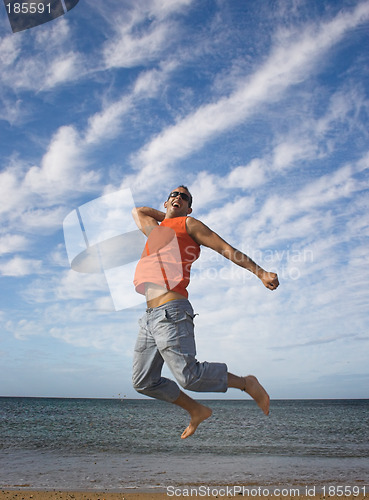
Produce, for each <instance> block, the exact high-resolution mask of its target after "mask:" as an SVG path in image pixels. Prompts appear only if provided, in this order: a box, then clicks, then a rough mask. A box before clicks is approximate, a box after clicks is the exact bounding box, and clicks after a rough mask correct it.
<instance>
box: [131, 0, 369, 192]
mask: <svg viewBox="0 0 369 500" xmlns="http://www.w3.org/2000/svg"><path fill="white" fill-rule="evenodd" d="M368 18H369V4H368V3H367V2H366V3H363V4H360V5H359V6H357V7H356V9H354V10H353V11H352V12H351V13H345V15H344V14H340V15H338V16H337V17H336V18H335V19H333V20H332V21H330V22H328V23H322V24H321V25H320V26H319V27H318V28H317V29H316V30H313V31H312V30H311V29H307V30H305V32H303V33H302V34H301V35H298V36H297V37H294V38H293V39H292V40H288V44H287V45H284V46H279V47H276V48H274V49H273V50H272V51H271V53H270V56H269V58H268V59H267V61H266V62H265V63H264V64H263V65H262V66H261V67H260V68H259V69H258V70H257V71H256V72H255V73H254V74H253V75H251V76H250V77H249V78H247V79H246V80H243V81H241V82H240V84H239V87H238V89H237V91H235V92H233V94H231V95H230V96H229V97H223V98H221V99H219V100H218V101H217V102H215V103H210V104H205V105H203V106H201V107H200V108H198V109H197V110H196V111H195V112H193V113H192V114H189V115H188V116H187V117H185V118H184V119H182V120H180V121H179V122H178V123H177V124H175V125H173V126H169V127H168V128H166V129H165V130H163V131H162V132H161V133H160V134H158V135H157V136H156V137H154V138H153V139H152V140H151V141H150V142H149V143H148V144H146V145H145V146H144V148H143V149H142V150H141V151H140V152H139V153H138V154H137V155H135V157H134V158H133V160H132V161H133V163H134V164H135V165H137V169H138V168H140V173H139V175H138V176H137V177H138V178H137V185H140V184H141V182H143V179H146V180H147V178H150V177H151V178H152V179H155V177H156V176H158V177H159V174H161V175H162V172H163V169H164V168H166V167H168V166H170V165H172V164H173V163H175V162H176V161H177V160H179V159H181V158H184V157H186V156H189V155H190V154H191V153H193V152H194V151H196V150H198V149H199V148H201V147H202V146H203V145H204V144H205V142H207V141H209V140H210V139H211V138H213V137H214V136H216V135H219V134H220V133H221V132H224V131H225V130H227V129H229V128H231V127H235V126H236V125H238V124H240V123H241V122H242V121H244V120H245V119H246V118H247V117H248V116H250V115H251V114H252V113H253V112H254V111H255V109H256V106H260V105H262V104H264V103H267V102H270V101H273V100H274V99H276V98H277V97H279V96H280V95H281V94H282V93H283V92H285V91H286V90H287V89H288V88H289V87H290V86H291V85H293V84H296V83H299V82H301V81H303V80H304V79H305V78H306V77H307V76H310V75H311V69H312V67H313V66H314V65H316V64H317V63H318V62H319V61H320V60H321V58H322V57H323V54H325V53H326V51H327V50H329V49H330V48H331V47H332V46H334V44H336V43H337V42H338V41H339V40H340V39H341V38H342V37H343V36H344V35H345V33H346V32H347V31H348V30H350V29H353V28H354V27H355V26H357V25H359V24H361V23H363V22H365V21H366V20H367V19H368ZM152 182H155V181H152Z"/></svg>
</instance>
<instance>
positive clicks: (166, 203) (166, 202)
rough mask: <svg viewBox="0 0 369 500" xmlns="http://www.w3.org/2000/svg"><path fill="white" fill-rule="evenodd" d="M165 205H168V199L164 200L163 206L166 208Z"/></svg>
mask: <svg viewBox="0 0 369 500" xmlns="http://www.w3.org/2000/svg"><path fill="white" fill-rule="evenodd" d="M167 205H168V200H167V201H164V208H167Z"/></svg>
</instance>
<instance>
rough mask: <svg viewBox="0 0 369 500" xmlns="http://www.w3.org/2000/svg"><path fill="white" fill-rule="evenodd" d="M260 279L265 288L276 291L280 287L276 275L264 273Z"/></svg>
mask: <svg viewBox="0 0 369 500" xmlns="http://www.w3.org/2000/svg"><path fill="white" fill-rule="evenodd" d="M260 279H261V281H262V282H263V284H264V286H266V287H267V288H269V290H276V289H277V288H278V286H279V281H278V276H277V274H276V273H268V272H267V271H264V273H263V274H262V276H261V277H260Z"/></svg>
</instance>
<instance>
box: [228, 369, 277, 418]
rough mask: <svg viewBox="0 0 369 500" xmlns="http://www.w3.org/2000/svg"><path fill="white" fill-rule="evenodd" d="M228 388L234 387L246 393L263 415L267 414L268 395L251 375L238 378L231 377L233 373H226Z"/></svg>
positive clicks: (235, 376)
mask: <svg viewBox="0 0 369 500" xmlns="http://www.w3.org/2000/svg"><path fill="white" fill-rule="evenodd" d="M228 387H234V388H236V389H240V390H241V391H245V392H247V394H250V396H251V397H252V399H254V400H255V401H256V403H257V404H258V406H259V407H260V408H261V409H262V411H263V412H264V413H265V415H268V414H269V402H270V399H269V395H268V393H267V392H266V390H265V389H264V387H263V386H262V385H261V384H260V382H259V381H258V379H257V378H256V377H254V376H253V375H247V376H246V377H238V376H237V375H233V373H228Z"/></svg>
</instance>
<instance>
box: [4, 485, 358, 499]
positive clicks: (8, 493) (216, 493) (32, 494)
mask: <svg viewBox="0 0 369 500" xmlns="http://www.w3.org/2000/svg"><path fill="white" fill-rule="evenodd" d="M225 488H226V487H219V488H214V490H212V492H211V494H210V495H203V494H201V495H200V494H198V495H196V494H195V492H194V491H193V492H192V494H191V491H190V487H188V490H184V491H183V493H184V494H183V495H182V494H180V491H179V490H177V491H170V492H169V493H170V494H167V492H157V493H154V492H153V493H147V492H136V493H124V492H123V493H109V492H83V491H77V492H75V491H16V490H2V491H0V500H168V498H171V497H174V498H189V497H190V498H191V497H192V498H198V497H200V498H224V499H230V498H236V497H237V498H242V497H244V498H250V497H251V498H263V499H264V500H268V499H270V500H272V499H273V500H276V499H284V500H289V499H291V500H292V499H294V498H301V499H312V498H314V499H316V500H323V499H326V498H329V499H330V500H342V495H338V496H336V495H333V496H332V495H329V494H326V495H323V494H317V495H314V496H313V495H303V494H302V495H301V496H300V495H297V494H290V495H285V494H284V493H286V492H283V495H279V496H278V495H274V494H271V495H268V496H267V495H265V496H264V495H258V496H255V495H247V494H246V495H245V494H244V495H243V494H242V493H241V492H236V491H234V492H233V494H227V491H226V490H225ZM301 491H305V488H303V489H301ZM291 493H292V492H291ZM344 498H345V499H349V498H350V499H355V500H363V499H364V498H368V495H367V494H364V493H363V494H359V495H349V494H348V495H346V496H344Z"/></svg>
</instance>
